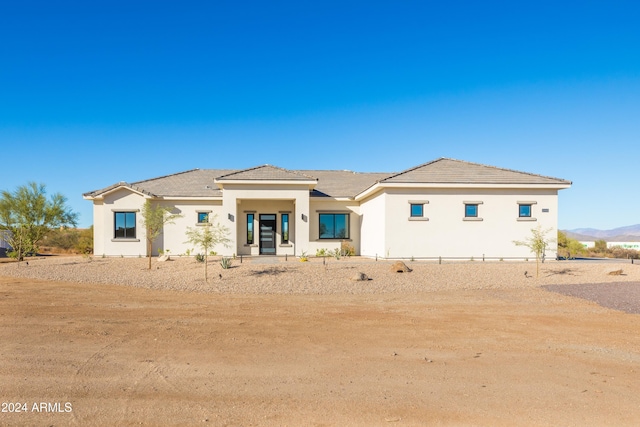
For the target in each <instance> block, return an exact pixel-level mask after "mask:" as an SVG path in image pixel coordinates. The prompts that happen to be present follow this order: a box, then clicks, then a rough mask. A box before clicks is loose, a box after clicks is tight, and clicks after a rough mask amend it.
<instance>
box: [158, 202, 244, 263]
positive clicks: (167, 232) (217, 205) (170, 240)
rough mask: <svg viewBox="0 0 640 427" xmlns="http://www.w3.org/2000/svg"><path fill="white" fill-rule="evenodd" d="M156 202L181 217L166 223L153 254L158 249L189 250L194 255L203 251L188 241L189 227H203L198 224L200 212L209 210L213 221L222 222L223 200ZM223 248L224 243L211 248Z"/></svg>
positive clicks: (179, 252) (171, 250) (178, 251)
mask: <svg viewBox="0 0 640 427" xmlns="http://www.w3.org/2000/svg"><path fill="white" fill-rule="evenodd" d="M156 203H158V204H159V205H160V206H166V207H169V208H172V209H171V213H174V214H179V215H181V217H180V218H176V219H175V220H174V221H173V223H172V224H165V227H164V232H163V233H161V234H160V236H158V238H157V239H156V241H155V242H154V245H153V255H157V254H158V249H162V250H163V251H166V250H169V251H170V252H169V253H170V254H173V255H182V254H186V253H187V251H189V250H191V254H192V255H195V254H197V253H202V249H200V248H196V247H194V245H192V244H190V243H187V236H186V231H187V229H188V228H189V227H190V228H192V229H197V228H199V227H203V225H202V224H198V212H207V213H208V214H209V222H211V223H215V222H220V217H221V212H222V200H219V199H218V200H207V201H202V200H197V201H196V200H193V201H188V200H176V201H172V200H162V201H158V202H156ZM232 231H233V230H230V232H232ZM223 249H224V247H223V246H222V245H218V246H215V247H214V248H212V249H211V250H213V251H215V252H218V253H221V251H222V250H223Z"/></svg>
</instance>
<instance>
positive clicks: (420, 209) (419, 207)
mask: <svg viewBox="0 0 640 427" xmlns="http://www.w3.org/2000/svg"><path fill="white" fill-rule="evenodd" d="M411 216H412V217H422V216H424V205H423V204H421V203H412V204H411Z"/></svg>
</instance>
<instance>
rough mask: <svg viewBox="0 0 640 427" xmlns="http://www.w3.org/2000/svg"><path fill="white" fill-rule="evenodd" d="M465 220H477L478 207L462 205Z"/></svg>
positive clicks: (475, 205)
mask: <svg viewBox="0 0 640 427" xmlns="http://www.w3.org/2000/svg"><path fill="white" fill-rule="evenodd" d="M464 216H465V218H477V217H478V205H477V204H475V203H467V204H465V205H464Z"/></svg>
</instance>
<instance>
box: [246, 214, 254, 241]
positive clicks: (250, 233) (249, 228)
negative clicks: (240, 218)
mask: <svg viewBox="0 0 640 427" xmlns="http://www.w3.org/2000/svg"><path fill="white" fill-rule="evenodd" d="M247 244H248V245H252V244H253V214H252V213H250V214H247Z"/></svg>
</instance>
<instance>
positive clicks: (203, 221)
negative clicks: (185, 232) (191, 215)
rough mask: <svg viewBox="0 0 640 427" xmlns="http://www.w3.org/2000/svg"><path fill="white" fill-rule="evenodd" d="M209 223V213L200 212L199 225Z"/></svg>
mask: <svg viewBox="0 0 640 427" xmlns="http://www.w3.org/2000/svg"><path fill="white" fill-rule="evenodd" d="M208 222H209V212H198V224H206V223H208Z"/></svg>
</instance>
